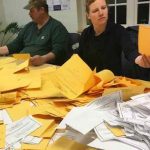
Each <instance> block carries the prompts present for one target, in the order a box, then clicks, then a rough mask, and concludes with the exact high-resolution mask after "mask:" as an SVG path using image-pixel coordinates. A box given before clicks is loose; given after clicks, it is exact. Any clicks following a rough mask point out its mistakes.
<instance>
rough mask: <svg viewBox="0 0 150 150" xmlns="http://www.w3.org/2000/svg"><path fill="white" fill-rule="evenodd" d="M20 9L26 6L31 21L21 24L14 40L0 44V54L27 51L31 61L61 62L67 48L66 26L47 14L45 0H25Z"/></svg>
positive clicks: (34, 62)
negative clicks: (26, 2)
mask: <svg viewBox="0 0 150 150" xmlns="http://www.w3.org/2000/svg"><path fill="white" fill-rule="evenodd" d="M24 9H27V10H29V15H30V17H31V19H32V22H29V23H28V24H26V25H25V27H24V28H23V29H22V30H21V31H20V33H19V34H18V36H17V38H16V39H15V40H14V41H12V42H11V43H9V44H8V45H5V46H3V47H0V55H7V54H13V53H30V55H31V56H32V58H31V60H30V62H31V64H32V65H37V66H38V65H42V64H44V63H53V64H56V65H61V64H63V63H64V62H65V60H66V59H67V54H68V52H67V50H69V48H68V47H69V34H68V32H67V30H66V28H65V27H64V26H63V25H62V24H61V23H60V22H59V21H57V20H55V19H54V18H52V17H51V16H49V14H48V5H47V2H46V0H29V3H28V5H26V6H25V7H24Z"/></svg>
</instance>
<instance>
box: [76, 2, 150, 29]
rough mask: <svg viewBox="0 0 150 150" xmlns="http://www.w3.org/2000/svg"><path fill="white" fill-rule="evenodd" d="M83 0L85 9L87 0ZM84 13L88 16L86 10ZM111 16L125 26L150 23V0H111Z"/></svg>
mask: <svg viewBox="0 0 150 150" xmlns="http://www.w3.org/2000/svg"><path fill="white" fill-rule="evenodd" d="M77 1H79V0H77ZM81 1H84V2H83V3H84V4H83V5H82V7H83V10H85V2H86V0H81ZM82 15H84V17H82V18H86V13H85V12H84V13H82ZM79 16H80V17H81V15H79ZM109 17H110V19H111V20H112V21H113V22H115V23H119V24H122V25H124V26H134V25H137V24H150V0H109ZM84 21H85V22H84V24H83V26H84V27H86V26H87V24H88V23H87V21H86V19H84ZM83 26H82V27H83Z"/></svg>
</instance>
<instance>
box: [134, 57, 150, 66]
mask: <svg viewBox="0 0 150 150" xmlns="http://www.w3.org/2000/svg"><path fill="white" fill-rule="evenodd" d="M135 63H136V64H138V65H139V66H140V67H143V68H150V56H146V55H139V56H138V57H137V58H136V59H135Z"/></svg>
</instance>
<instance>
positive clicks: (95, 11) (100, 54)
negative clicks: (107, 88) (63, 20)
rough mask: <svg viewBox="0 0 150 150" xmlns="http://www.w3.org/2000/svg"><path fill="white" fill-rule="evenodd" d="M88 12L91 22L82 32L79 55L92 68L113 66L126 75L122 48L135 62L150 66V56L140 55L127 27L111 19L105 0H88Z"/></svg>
mask: <svg viewBox="0 0 150 150" xmlns="http://www.w3.org/2000/svg"><path fill="white" fill-rule="evenodd" d="M86 12H87V17H88V19H89V20H90V22H91V24H92V25H91V26H89V27H88V28H86V29H85V30H84V31H83V33H82V35H81V39H80V45H79V55H80V57H81V58H82V59H83V60H84V61H85V62H86V63H87V64H88V65H89V66H90V67H91V69H94V68H95V67H96V69H97V71H100V70H102V69H110V70H111V71H113V72H114V73H115V75H123V74H122V69H121V53H122V51H123V52H124V54H125V56H126V58H127V59H128V60H129V61H131V62H132V63H133V62H136V63H137V64H138V65H139V66H141V67H144V68H150V57H149V56H147V57H146V56H144V55H140V56H139V54H138V52H137V50H136V48H135V47H134V44H132V42H131V40H130V37H129V35H128V33H127V31H126V30H125V28H124V27H122V26H121V25H118V24H114V23H112V22H110V21H109V18H108V5H107V1H106V0H87V3H86Z"/></svg>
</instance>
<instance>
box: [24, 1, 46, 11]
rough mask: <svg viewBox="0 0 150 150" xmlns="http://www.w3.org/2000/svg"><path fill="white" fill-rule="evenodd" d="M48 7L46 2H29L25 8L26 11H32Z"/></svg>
mask: <svg viewBox="0 0 150 150" xmlns="http://www.w3.org/2000/svg"><path fill="white" fill-rule="evenodd" d="M45 5H47V2H46V0H29V3H28V4H27V5H26V6H25V7H24V9H27V10H30V9H31V8H33V7H35V8H39V7H43V6H45Z"/></svg>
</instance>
